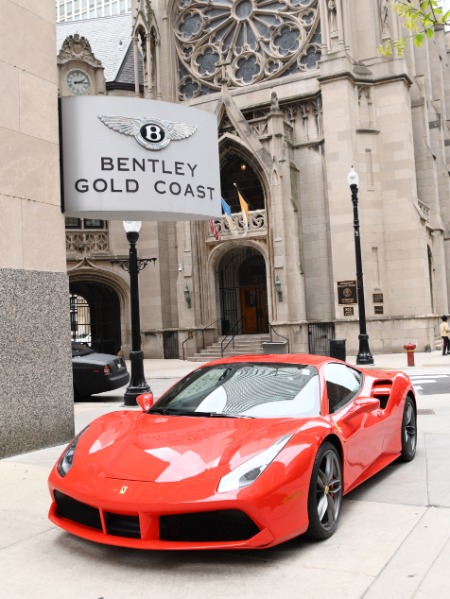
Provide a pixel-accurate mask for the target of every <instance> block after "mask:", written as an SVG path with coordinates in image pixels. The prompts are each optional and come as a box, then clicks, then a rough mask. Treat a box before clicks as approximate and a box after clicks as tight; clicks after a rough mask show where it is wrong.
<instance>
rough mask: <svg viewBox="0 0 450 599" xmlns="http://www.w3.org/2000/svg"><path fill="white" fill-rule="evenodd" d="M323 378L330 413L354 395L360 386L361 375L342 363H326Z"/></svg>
mask: <svg viewBox="0 0 450 599" xmlns="http://www.w3.org/2000/svg"><path fill="white" fill-rule="evenodd" d="M325 380H326V385H327V394H328V409H329V412H330V414H331V413H332V412H336V410H339V409H340V408H342V406H345V404H347V403H348V402H349V401H350V400H352V399H353V398H354V397H355V395H356V394H357V393H358V391H359V390H360V388H361V383H362V375H361V373H360V372H358V371H357V370H353V368H349V367H348V366H345V365H344V364H326V366H325Z"/></svg>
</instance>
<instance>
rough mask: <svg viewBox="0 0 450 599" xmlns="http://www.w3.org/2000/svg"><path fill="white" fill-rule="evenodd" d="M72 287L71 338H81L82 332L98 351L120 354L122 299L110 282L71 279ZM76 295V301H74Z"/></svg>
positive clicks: (70, 286) (70, 285) (70, 287)
mask: <svg viewBox="0 0 450 599" xmlns="http://www.w3.org/2000/svg"><path fill="white" fill-rule="evenodd" d="M69 289H70V296H71V330H72V338H75V339H77V338H78V339H80V340H82V338H81V336H80V335H79V333H80V332H81V331H82V332H83V334H86V335H87V339H88V340H89V344H90V345H91V347H92V348H93V349H95V350H96V351H99V352H102V353H107V354H117V353H118V351H119V350H120V347H121V345H122V339H121V322H120V300H119V296H118V295H117V293H116V291H115V290H114V289H113V288H112V287H110V286H109V285H107V284H105V283H102V282H99V281H95V280H91V281H89V280H83V281H70V283H69ZM74 298H77V300H75V301H74ZM80 298H82V299H84V302H83V301H80ZM75 306H77V311H76V312H75V310H74V308H75ZM76 316H78V318H77V317H76ZM80 317H81V318H80ZM80 320H82V323H80ZM80 324H81V325H82V326H81V328H80ZM74 333H75V334H74Z"/></svg>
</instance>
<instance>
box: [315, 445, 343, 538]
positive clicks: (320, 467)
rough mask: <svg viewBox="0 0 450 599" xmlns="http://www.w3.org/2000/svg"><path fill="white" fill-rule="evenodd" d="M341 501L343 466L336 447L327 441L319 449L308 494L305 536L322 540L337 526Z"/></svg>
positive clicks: (329, 535)
mask: <svg viewBox="0 0 450 599" xmlns="http://www.w3.org/2000/svg"><path fill="white" fill-rule="evenodd" d="M341 503H342V466H341V458H340V456H339V453H338V451H337V449H336V448H335V447H334V445H332V444H331V443H328V442H325V443H324V444H323V445H322V446H321V447H320V449H319V451H318V453H317V456H316V459H315V461H314V467H313V471H312V476H311V484H310V487H309V494H308V517H309V527H308V530H307V531H306V536H307V537H309V538H310V539H314V540H317V541H321V540H324V539H328V537H331V535H332V534H333V533H334V531H335V530H336V528H337V525H338V520H339V514H340V512H341Z"/></svg>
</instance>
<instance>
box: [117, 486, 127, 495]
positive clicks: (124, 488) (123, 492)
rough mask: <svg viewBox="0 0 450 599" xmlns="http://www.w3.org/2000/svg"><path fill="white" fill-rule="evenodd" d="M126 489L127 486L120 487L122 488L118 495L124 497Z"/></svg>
mask: <svg viewBox="0 0 450 599" xmlns="http://www.w3.org/2000/svg"><path fill="white" fill-rule="evenodd" d="M127 489H128V487H127V486H125V487H122V488H121V489H120V491H119V493H120V494H121V495H125V493H126V492H127Z"/></svg>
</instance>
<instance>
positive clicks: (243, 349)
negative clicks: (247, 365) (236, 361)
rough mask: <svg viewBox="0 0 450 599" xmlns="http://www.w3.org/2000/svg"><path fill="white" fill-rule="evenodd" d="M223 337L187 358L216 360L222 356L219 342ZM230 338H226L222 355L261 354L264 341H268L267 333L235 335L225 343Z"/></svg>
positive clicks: (191, 359)
mask: <svg viewBox="0 0 450 599" xmlns="http://www.w3.org/2000/svg"><path fill="white" fill-rule="evenodd" d="M223 339H224V337H221V338H220V339H219V341H217V342H216V343H213V344H212V345H209V346H208V347H206V348H205V349H202V350H200V351H199V352H197V353H196V354H194V355H193V356H190V357H188V358H187V360H189V361H190V362H208V361H210V360H217V359H218V358H221V357H222V353H221V342H222V340H223ZM230 340H231V337H230V338H227V339H226V341H225V343H224V346H226V349H225V350H224V352H223V357H228V356H241V355H243V354H262V353H263V346H262V343H263V342H264V341H270V336H269V335H236V337H235V338H234V341H231V343H230V344H229V345H227V343H228V342H229V341H230Z"/></svg>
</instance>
